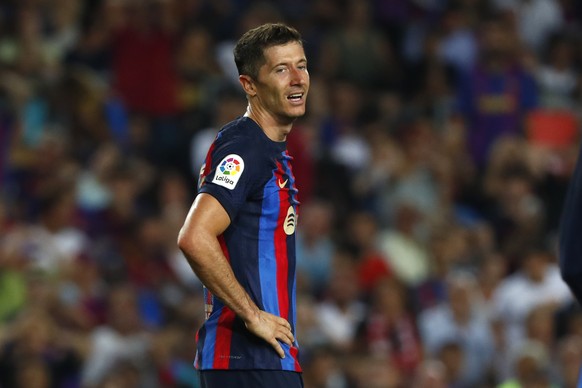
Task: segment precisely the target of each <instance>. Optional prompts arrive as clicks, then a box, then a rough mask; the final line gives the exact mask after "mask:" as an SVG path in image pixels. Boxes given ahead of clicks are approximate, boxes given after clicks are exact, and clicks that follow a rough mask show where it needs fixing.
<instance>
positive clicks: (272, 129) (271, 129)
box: [245, 104, 294, 142]
mask: <svg viewBox="0 0 582 388" xmlns="http://www.w3.org/2000/svg"><path fill="white" fill-rule="evenodd" d="M245 116H246V117H249V118H251V119H253V121H254V122H256V123H257V124H258V125H259V127H261V129H262V130H263V132H265V135H267V137H268V138H269V139H271V140H273V141H277V142H281V141H285V140H287V135H288V134H289V132H291V128H292V127H293V121H294V120H291V119H289V122H286V121H285V122H280V120H278V119H277V117H275V116H273V115H272V114H269V113H268V112H266V111H264V110H262V109H259V108H257V107H254V106H253V105H252V104H249V105H248V106H247V111H246V113H245Z"/></svg>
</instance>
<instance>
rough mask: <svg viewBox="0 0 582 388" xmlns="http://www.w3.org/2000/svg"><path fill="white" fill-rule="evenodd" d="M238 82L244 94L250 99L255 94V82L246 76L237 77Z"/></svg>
mask: <svg viewBox="0 0 582 388" xmlns="http://www.w3.org/2000/svg"><path fill="white" fill-rule="evenodd" d="M238 82H240V84H241V86H242V88H243V90H244V91H245V93H246V94H247V95H249V96H251V97H254V96H255V94H257V89H256V87H255V81H253V79H252V78H251V77H250V76H248V75H239V76H238Z"/></svg>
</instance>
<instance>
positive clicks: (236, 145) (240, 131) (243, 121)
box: [214, 117, 264, 157]
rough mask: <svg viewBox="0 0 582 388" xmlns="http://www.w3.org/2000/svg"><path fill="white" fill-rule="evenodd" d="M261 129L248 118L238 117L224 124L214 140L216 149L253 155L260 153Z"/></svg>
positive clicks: (261, 142) (261, 143)
mask: <svg viewBox="0 0 582 388" xmlns="http://www.w3.org/2000/svg"><path fill="white" fill-rule="evenodd" d="M261 134H262V132H261V129H260V128H259V127H258V126H257V125H256V124H255V123H254V122H253V121H252V120H250V119H249V118H247V117H239V118H237V119H236V120H233V121H231V122H230V123H228V124H226V125H225V126H224V127H222V129H221V130H220V132H219V133H218V135H217V136H216V140H215V141H214V143H215V144H214V148H215V150H216V151H222V153H225V152H227V153H235V154H237V155H241V156H247V157H253V156H258V155H260V154H261V149H262V145H263V143H264V142H263V141H262V139H261V136H260V135H261Z"/></svg>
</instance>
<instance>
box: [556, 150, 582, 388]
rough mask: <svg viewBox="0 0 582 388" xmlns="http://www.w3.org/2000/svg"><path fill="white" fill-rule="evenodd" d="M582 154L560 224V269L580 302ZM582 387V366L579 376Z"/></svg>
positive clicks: (581, 278) (581, 284)
mask: <svg viewBox="0 0 582 388" xmlns="http://www.w3.org/2000/svg"><path fill="white" fill-rule="evenodd" d="M580 151H581V153H582V148H581V150H580ZM581 232H582V155H580V154H579V155H578V162H577V164H576V168H575V169H574V174H573V176H572V179H571V181H570V186H569V188H568V194H567V195H566V201H565V203H564V208H563V211H562V221H561V225H560V270H561V273H562V278H563V279H564V281H565V282H566V283H567V284H568V286H570V289H571V290H572V293H573V294H574V296H575V297H576V299H577V300H578V302H579V303H582V238H581V235H580V233H581ZM578 380H579V381H578V388H582V367H581V368H580V373H579V377H578Z"/></svg>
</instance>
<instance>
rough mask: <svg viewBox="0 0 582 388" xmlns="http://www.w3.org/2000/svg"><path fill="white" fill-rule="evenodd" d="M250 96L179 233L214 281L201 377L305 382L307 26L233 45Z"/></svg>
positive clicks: (224, 133)
mask: <svg viewBox="0 0 582 388" xmlns="http://www.w3.org/2000/svg"><path fill="white" fill-rule="evenodd" d="M234 58H235V62H236V65H237V68H238V72H239V81H240V84H241V86H242V88H243V90H244V92H245V93H246V96H247V100H248V106H247V111H246V113H245V114H244V116H242V117H240V118H238V119H236V120H234V121H232V122H230V123H228V124H227V125H226V126H224V127H223V128H222V129H221V131H220V132H219V134H218V135H217V137H216V139H215V141H214V143H213V144H212V146H211V147H210V150H209V151H208V155H207V157H206V162H205V164H204V165H203V167H202V169H201V173H200V180H199V192H198V195H197V196H196V199H195V200H194V203H193V204H192V207H191V209H190V212H189V214H188V216H187V218H186V221H185V223H184V225H183V227H182V230H181V231H180V235H179V237H178V245H179V247H180V249H181V250H182V251H183V252H184V254H185V256H186V258H187V259H188V261H189V263H190V265H191V267H192V268H193V270H194V272H195V273H196V274H197V275H198V277H199V278H200V279H201V281H202V282H203V283H204V285H205V291H204V292H205V300H206V301H205V303H206V315H207V319H206V322H205V323H204V325H203V326H202V328H200V330H199V331H198V334H197V354H196V360H195V361H194V363H195V366H196V368H197V369H199V370H200V379H201V384H202V387H207V388H212V387H220V388H226V387H237V388H244V387H252V388H260V387H302V386H303V380H302V377H301V374H300V372H301V367H300V365H299V362H298V347H297V341H296V340H295V322H296V319H295V315H296V310H295V227H296V224H297V210H298V205H299V202H298V200H297V188H296V186H295V178H294V176H293V172H292V170H291V160H292V158H291V156H289V154H288V153H287V150H286V143H285V140H286V138H287V135H288V134H289V132H290V131H291V128H292V126H293V122H294V121H295V119H297V118H298V117H300V116H302V115H303V114H304V113H305V103H306V98H307V92H308V90H309V73H308V71H307V59H306V57H305V52H304V50H303V44H302V40H301V36H300V34H299V33H298V32H297V31H296V30H295V29H293V28H291V27H288V26H286V25H283V24H265V25H262V26H260V27H257V28H255V29H252V30H250V31H248V32H246V33H245V34H244V35H243V36H242V37H241V38H240V40H239V41H238V42H237V44H236V46H235V48H234Z"/></svg>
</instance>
